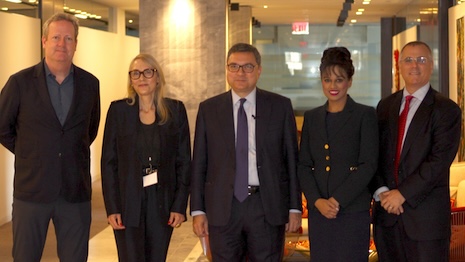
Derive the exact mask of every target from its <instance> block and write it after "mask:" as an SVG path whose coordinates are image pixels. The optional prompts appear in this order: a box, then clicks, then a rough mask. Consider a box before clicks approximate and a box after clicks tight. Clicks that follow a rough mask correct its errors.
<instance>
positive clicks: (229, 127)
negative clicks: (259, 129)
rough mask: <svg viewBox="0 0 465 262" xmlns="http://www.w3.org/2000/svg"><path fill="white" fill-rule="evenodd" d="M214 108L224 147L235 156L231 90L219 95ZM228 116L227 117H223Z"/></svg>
mask: <svg viewBox="0 0 465 262" xmlns="http://www.w3.org/2000/svg"><path fill="white" fill-rule="evenodd" d="M215 108H216V112H215V113H216V119H217V120H218V129H219V130H222V132H221V133H222V134H223V141H224V145H226V148H227V149H228V151H229V152H230V153H231V155H232V156H233V157H235V152H236V143H235V141H236V135H235V131H234V130H235V129H234V114H233V104H232V95H231V91H229V92H227V93H225V94H223V95H221V96H220V97H219V100H218V105H217V106H216V107H215ZM225 116H229V117H225Z"/></svg>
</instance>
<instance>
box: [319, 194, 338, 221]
mask: <svg viewBox="0 0 465 262" xmlns="http://www.w3.org/2000/svg"><path fill="white" fill-rule="evenodd" d="M315 207H316V208H317V209H318V211H320V213H321V214H322V215H323V216H324V217H326V218H327V219H334V218H336V217H337V213H339V202H337V200H336V199H334V197H330V198H329V199H324V198H319V199H318V200H317V201H315Z"/></svg>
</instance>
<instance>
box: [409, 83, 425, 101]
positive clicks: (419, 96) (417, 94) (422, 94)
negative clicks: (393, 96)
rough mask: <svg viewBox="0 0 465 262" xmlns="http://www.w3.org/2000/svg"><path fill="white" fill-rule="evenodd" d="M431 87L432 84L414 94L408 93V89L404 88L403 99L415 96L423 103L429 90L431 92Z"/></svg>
mask: <svg viewBox="0 0 465 262" xmlns="http://www.w3.org/2000/svg"><path fill="white" fill-rule="evenodd" d="M429 87H430V83H429V82H428V83H426V85H424V86H422V87H420V88H419V89H418V90H417V91H415V92H414V93H413V94H409V92H407V88H404V91H403V98H405V97H406V96H409V95H411V96H413V97H415V98H416V99H418V100H420V101H423V99H424V98H425V96H426V94H427V93H428V90H429Z"/></svg>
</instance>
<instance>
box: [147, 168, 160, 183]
mask: <svg viewBox="0 0 465 262" xmlns="http://www.w3.org/2000/svg"><path fill="white" fill-rule="evenodd" d="M144 171H145V174H146V175H145V176H144V187H148V186H151V185H155V184H157V183H158V170H157V169H152V168H146V169H145V170H144Z"/></svg>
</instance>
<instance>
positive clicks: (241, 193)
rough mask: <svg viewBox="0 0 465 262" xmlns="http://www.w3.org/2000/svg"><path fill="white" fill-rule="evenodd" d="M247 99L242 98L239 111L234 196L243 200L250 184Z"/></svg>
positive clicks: (240, 200)
mask: <svg viewBox="0 0 465 262" xmlns="http://www.w3.org/2000/svg"><path fill="white" fill-rule="evenodd" d="M245 101H246V99H245V98H241V99H240V102H241V105H240V106H239V109H238V111H237V130H236V178H235V181H234V196H235V197H236V198H237V200H239V202H243V201H244V200H245V199H246V198H247V195H248V185H249V135H248V133H249V132H248V127H247V115H246V114H245V111H244V103H245Z"/></svg>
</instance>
